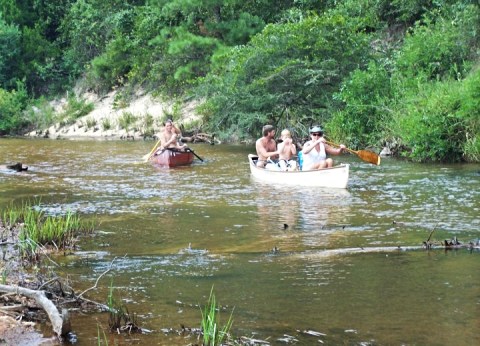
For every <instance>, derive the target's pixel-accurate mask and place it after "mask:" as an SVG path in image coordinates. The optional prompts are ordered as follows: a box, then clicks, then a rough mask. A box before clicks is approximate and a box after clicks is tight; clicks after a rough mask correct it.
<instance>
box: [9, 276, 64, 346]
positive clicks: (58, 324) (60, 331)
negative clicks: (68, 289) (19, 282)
mask: <svg viewBox="0 0 480 346" xmlns="http://www.w3.org/2000/svg"><path fill="white" fill-rule="evenodd" d="M0 292H7V293H15V294H20V295H22V296H25V297H28V298H31V299H34V300H35V301H36V302H37V304H38V305H40V306H41V307H42V308H43V310H45V312H46V313H47V315H48V318H49V319H50V322H51V323H52V328H53V331H54V333H55V334H56V335H57V337H58V338H59V339H60V340H61V339H62V337H63V336H64V335H66V334H67V333H69V332H70V328H69V326H70V323H69V321H68V314H66V313H65V314H63V315H61V314H60V313H59V312H58V310H57V307H56V306H55V305H54V304H53V302H52V301H51V300H50V299H48V298H47V297H46V295H45V292H44V291H36V290H31V289H29V288H24V287H20V286H8V285H0ZM64 322H65V323H64Z"/></svg>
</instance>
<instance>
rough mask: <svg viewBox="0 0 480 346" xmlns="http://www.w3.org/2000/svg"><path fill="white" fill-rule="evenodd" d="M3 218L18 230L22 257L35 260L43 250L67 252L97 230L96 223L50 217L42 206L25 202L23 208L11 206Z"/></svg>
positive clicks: (73, 216) (73, 217) (74, 217)
mask: <svg viewBox="0 0 480 346" xmlns="http://www.w3.org/2000/svg"><path fill="white" fill-rule="evenodd" d="M0 215H1V217H2V222H3V223H4V224H5V225H7V226H8V227H10V229H14V228H16V229H18V232H19V233H18V237H19V249H20V254H21V256H22V257H24V258H27V259H31V260H33V259H36V258H38V253H37V252H38V249H39V247H41V246H44V245H52V246H55V247H56V248H57V249H60V248H67V247H69V246H72V245H73V244H74V242H75V237H76V236H77V234H79V233H81V232H82V233H89V232H91V231H93V228H94V222H93V221H90V222H83V221H81V220H80V217H79V216H78V215H76V214H75V213H73V212H67V213H66V214H65V215H60V216H52V215H46V214H45V213H44V212H43V211H41V210H40V208H39V203H37V204H32V203H30V202H24V203H22V206H21V207H15V206H13V205H11V206H10V207H8V208H7V209H6V210H4V211H3V212H2V213H1V214H0Z"/></svg>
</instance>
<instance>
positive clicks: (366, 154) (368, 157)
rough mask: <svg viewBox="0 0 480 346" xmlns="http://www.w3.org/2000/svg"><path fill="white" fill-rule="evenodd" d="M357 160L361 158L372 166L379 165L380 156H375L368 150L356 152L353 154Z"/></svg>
mask: <svg viewBox="0 0 480 346" xmlns="http://www.w3.org/2000/svg"><path fill="white" fill-rule="evenodd" d="M355 153H356V154H357V155H358V157H359V158H361V159H362V160H363V161H365V162H369V163H371V164H373V165H377V166H378V165H380V156H378V155H377V154H375V153H374V152H372V151H368V150H358V151H356V152H355Z"/></svg>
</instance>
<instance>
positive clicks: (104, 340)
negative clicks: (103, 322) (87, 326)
mask: <svg viewBox="0 0 480 346" xmlns="http://www.w3.org/2000/svg"><path fill="white" fill-rule="evenodd" d="M102 333H103V342H105V345H106V346H108V339H107V335H105V331H104V330H103V329H102ZM97 345H98V346H101V345H102V338H101V336H100V325H99V324H98V323H97Z"/></svg>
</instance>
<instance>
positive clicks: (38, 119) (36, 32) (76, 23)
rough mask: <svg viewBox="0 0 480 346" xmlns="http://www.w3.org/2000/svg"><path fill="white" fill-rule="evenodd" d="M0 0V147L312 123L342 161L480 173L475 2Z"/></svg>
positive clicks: (297, 132) (479, 37) (238, 134)
mask: <svg viewBox="0 0 480 346" xmlns="http://www.w3.org/2000/svg"><path fill="white" fill-rule="evenodd" d="M3 2H4V3H5V5H4V6H3V7H2V12H0V42H3V44H0V136H5V135H23V134H25V133H29V134H30V135H32V136H43V137H49V138H73V137H93V138H117V136H118V137H120V138H122V139H132V137H133V138H135V139H136V138H138V137H142V138H145V139H147V138H151V137H153V136H155V134H156V133H157V132H158V131H159V129H161V123H162V122H163V121H165V120H166V118H167V117H170V118H172V119H173V120H174V121H175V122H177V123H179V125H184V126H185V128H184V130H185V131H182V132H184V133H189V134H193V135H195V136H197V134H199V133H207V134H211V135H213V134H215V139H216V140H220V141H221V142H226V141H229V142H234V143H240V142H243V141H252V140H254V139H256V138H259V137H260V136H261V128H262V126H263V125H265V124H272V125H275V126H276V128H277V129H283V128H288V129H290V132H291V133H292V136H293V138H294V139H295V138H302V137H303V136H305V135H306V134H307V133H308V128H309V127H311V126H313V125H321V126H322V128H324V129H325V132H326V134H328V135H329V137H330V140H331V141H334V142H337V143H344V144H346V145H347V146H348V147H350V148H352V149H364V148H368V149H371V150H372V151H375V152H379V151H380V149H381V148H385V147H386V148H387V149H388V150H389V151H390V152H391V155H392V156H397V157H402V158H405V159H407V160H411V161H416V162H452V163H454V162H477V163H478V162H480V128H479V127H480V123H479V122H478V119H479V118H480V106H479V101H478V100H479V97H478V95H479V92H480V90H479V88H480V87H479V85H480V49H479V47H480V25H479V24H478V23H479V18H480V6H478V1H473V0H438V1H430V2H428V1H427V2H425V1H422V0H410V1H396V2H392V1H386V0H379V1H369V0H345V1H321V2H319V1H310V0H307V1H283V2H281V3H276V2H268V1H254V2H241V1H227V2H222V1H199V0H192V1H189V2H188V3H185V2H184V1H182V0H173V1H160V0H158V1H157V0H155V1H147V2H143V1H140V2H137V1H133V2H130V1H126V2H118V1H109V0H105V1H99V0H91V1H76V0H63V1H61V3H59V4H58V6H52V5H50V4H48V3H43V2H39V3H37V2H35V4H34V5H32V3H31V1H24V2H18V1H17V2H15V1H11V0H4V1H3ZM53 18H55V20H53ZM149 95H154V98H151V97H150V96H149ZM157 97H158V98H159V99H160V98H161V99H162V100H164V102H158V101H155V100H154V99H156V98H157ZM55 99H60V100H61V101H59V102H53V103H52V102H50V101H51V100H55ZM152 100H154V101H153V103H150V102H151V101H152ZM107 103H108V105H107ZM52 105H53V106H52ZM64 106H65V107H64ZM136 106H139V108H136ZM190 107H191V108H190ZM190 115H192V117H190ZM80 119H81V120H80ZM182 130H183V129H182ZM193 140H195V139H193Z"/></svg>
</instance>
